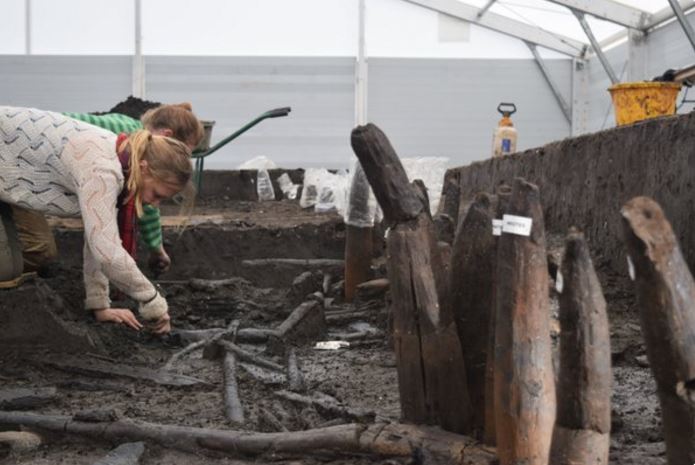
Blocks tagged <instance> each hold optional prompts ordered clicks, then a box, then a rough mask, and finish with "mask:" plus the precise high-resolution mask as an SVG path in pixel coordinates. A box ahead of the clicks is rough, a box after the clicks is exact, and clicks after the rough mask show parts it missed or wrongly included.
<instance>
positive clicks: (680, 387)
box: [621, 197, 695, 465]
mask: <svg viewBox="0 0 695 465" xmlns="http://www.w3.org/2000/svg"><path fill="white" fill-rule="evenodd" d="M621 213H622V217H623V231H624V239H625V244H626V246H627V251H628V254H629V257H630V259H631V261H632V264H633V265H634V275H633V276H634V277H635V292H636V294H637V302H638V306H639V311H640V320H641V325H642V334H643V335H644V339H645V342H646V346H647V357H648V358H649V365H650V367H651V370H652V374H653V375H654V378H655V379H656V385H657V394H658V396H659V402H660V404H661V416H662V422H663V431H664V437H665V439H666V457H667V459H668V463H669V465H676V464H681V463H687V464H690V463H695V357H693V354H695V283H694V282H693V277H692V275H691V274H690V270H689V269H688V265H687V263H686V262H685V259H684V258H683V254H682V252H681V250H680V247H679V246H678V241H677V239H676V237H675V235H674V233H673V230H672V229H671V225H670V224H669V222H668V220H667V219H666V217H665V215H664V212H663V211H662V210H661V207H659V205H658V204H657V203H656V202H654V201H653V200H652V199H649V198H647V197H636V198H634V199H632V200H630V201H629V202H627V203H626V204H625V205H624V206H623V208H622V211H621Z"/></svg>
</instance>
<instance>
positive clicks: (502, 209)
mask: <svg viewBox="0 0 695 465" xmlns="http://www.w3.org/2000/svg"><path fill="white" fill-rule="evenodd" d="M511 196H512V188H511V187H510V186H507V185H506V184H502V185H500V186H498V187H497V189H496V197H497V215H496V216H495V218H496V219H498V220H501V219H502V217H503V216H504V214H505V213H507V209H508V208H509V201H510V199H511ZM467 211H468V208H466V212H467ZM498 248H499V236H495V270H494V272H493V273H492V295H491V296H490V299H491V302H490V308H491V310H490V325H489V326H488V328H489V329H488V345H487V360H486V362H485V432H484V434H483V443H484V444H486V445H488V446H494V445H495V444H497V432H496V430H495V331H496V325H495V322H496V317H497V249H498Z"/></svg>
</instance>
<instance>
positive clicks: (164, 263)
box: [147, 245, 171, 275]
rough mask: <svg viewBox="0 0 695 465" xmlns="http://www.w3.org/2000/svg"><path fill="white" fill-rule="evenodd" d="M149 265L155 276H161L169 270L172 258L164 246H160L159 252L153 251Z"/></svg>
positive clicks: (148, 261)
mask: <svg viewBox="0 0 695 465" xmlns="http://www.w3.org/2000/svg"><path fill="white" fill-rule="evenodd" d="M147 265H148V266H149V268H150V270H152V272H153V273H154V274H155V275H159V274H161V273H164V272H165V271H168V270H169V267H170V266H171V258H169V255H168V254H167V253H166V251H165V250H164V246H161V245H160V246H159V249H158V250H153V251H151V252H150V257H149V259H148V260H147Z"/></svg>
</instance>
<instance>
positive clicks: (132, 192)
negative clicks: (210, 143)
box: [0, 106, 192, 333]
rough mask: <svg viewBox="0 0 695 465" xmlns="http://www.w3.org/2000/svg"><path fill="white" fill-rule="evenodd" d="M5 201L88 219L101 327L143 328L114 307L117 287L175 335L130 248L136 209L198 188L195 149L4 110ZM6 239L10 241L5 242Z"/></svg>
mask: <svg viewBox="0 0 695 465" xmlns="http://www.w3.org/2000/svg"><path fill="white" fill-rule="evenodd" d="M0 138H1V139H0V203H2V202H5V203H8V204H11V205H17V206H20V207H24V208H27V209H32V210H37V211H41V212H44V213H48V214H51V215H56V216H78V215H80V216H82V221H83V223H84V241H85V246H84V282H85V291H86V300H85V306H86V307H87V308H88V309H89V310H92V311H94V315H95V317H96V318H97V320H99V321H117V322H122V323H125V324H127V325H129V326H131V327H133V328H136V329H139V328H140V327H141V324H140V322H139V321H138V320H137V319H136V318H135V316H134V315H133V314H132V313H131V312H130V311H129V310H127V309H114V308H111V302H110V299H109V281H110V282H112V283H113V284H114V285H115V286H116V287H118V288H119V289H120V290H122V291H123V292H124V293H126V294H127V295H129V296H130V297H132V298H133V299H134V300H136V301H137V302H139V312H140V316H141V318H142V319H143V320H146V321H147V322H149V323H150V326H151V327H152V329H153V331H154V332H156V333H166V332H168V331H170V329H171V325H170V319H169V313H168V307H167V302H166V300H165V299H164V297H163V296H161V295H160V294H159V292H158V291H157V288H156V287H155V286H154V285H153V284H152V283H151V282H150V281H149V280H148V279H147V278H146V277H145V276H144V275H143V274H142V273H141V272H140V270H139V269H138V267H137V265H136V263H135V261H134V260H133V258H132V257H131V256H130V255H129V253H128V252H127V251H126V250H125V249H124V248H123V245H122V243H121V237H120V235H119V227H120V228H121V229H122V230H124V231H126V230H128V228H129V226H130V225H128V224H127V223H129V222H132V221H133V220H134V218H133V215H131V214H129V212H130V211H133V210H134V211H136V212H137V214H138V215H140V214H141V212H142V204H143V203H147V204H150V205H155V206H157V205H158V204H159V202H160V201H162V200H164V199H167V198H169V197H172V196H173V195H175V194H177V193H179V192H181V191H186V190H189V189H190V190H192V187H191V184H190V182H191V174H192V166H191V161H190V155H191V151H190V149H189V148H188V146H186V145H185V144H184V143H182V142H179V141H177V140H175V139H171V138H168V137H164V136H159V135H153V134H151V133H150V132H149V131H147V130H142V131H138V132H135V133H133V134H131V135H130V136H129V137H128V138H127V139H126V140H122V141H117V137H116V135H114V134H112V133H111V132H109V131H106V130H103V129H99V128H96V127H94V126H91V125H88V124H85V123H82V122H79V121H76V120H73V119H71V118H69V117H67V116H63V115H61V114H59V113H53V112H48V111H41V110H36V109H31V108H17V107H3V106H0ZM0 239H2V238H0Z"/></svg>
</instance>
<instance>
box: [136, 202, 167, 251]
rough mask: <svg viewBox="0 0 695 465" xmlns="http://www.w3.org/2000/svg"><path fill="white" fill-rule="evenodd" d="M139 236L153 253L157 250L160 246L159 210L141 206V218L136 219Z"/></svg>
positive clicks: (160, 226) (149, 206)
mask: <svg viewBox="0 0 695 465" xmlns="http://www.w3.org/2000/svg"><path fill="white" fill-rule="evenodd" d="M138 224H139V226H140V228H139V229H140V236H141V237H142V240H143V241H144V242H145V245H147V248H148V249H150V250H153V251H156V250H159V248H160V247H161V245H162V225H161V221H160V218H159V209H158V208H157V207H153V206H152V205H143V206H142V216H141V217H140V218H139V219H138Z"/></svg>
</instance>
